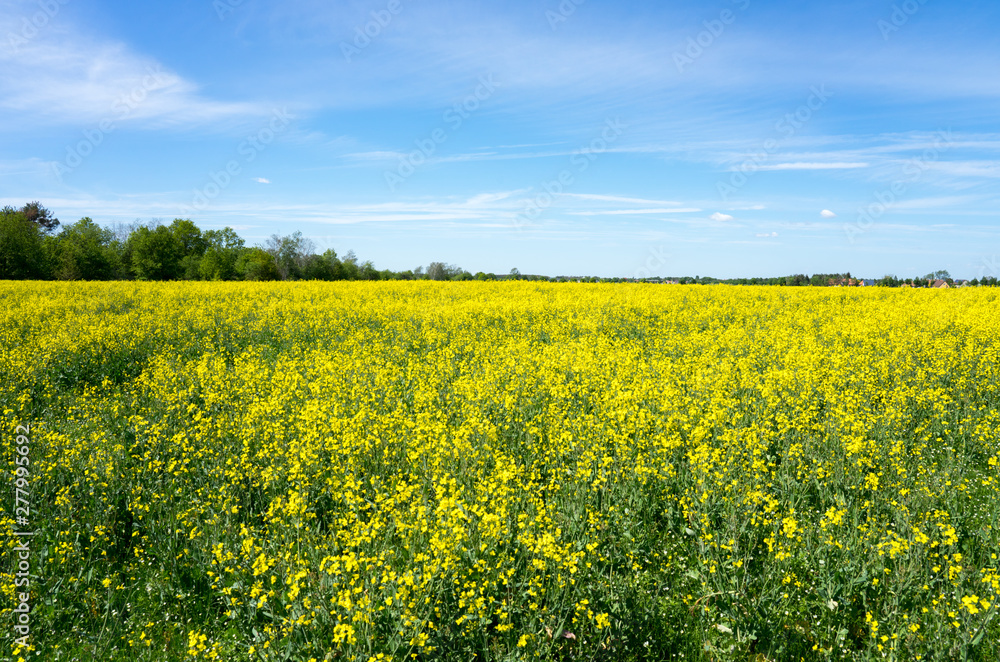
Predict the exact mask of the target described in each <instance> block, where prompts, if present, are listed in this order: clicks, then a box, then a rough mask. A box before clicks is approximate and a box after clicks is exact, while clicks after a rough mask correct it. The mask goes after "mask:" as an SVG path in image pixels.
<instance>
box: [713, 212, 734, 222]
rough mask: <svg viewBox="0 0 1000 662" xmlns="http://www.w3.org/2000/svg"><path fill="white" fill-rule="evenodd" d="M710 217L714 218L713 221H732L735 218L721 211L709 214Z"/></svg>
mask: <svg viewBox="0 0 1000 662" xmlns="http://www.w3.org/2000/svg"><path fill="white" fill-rule="evenodd" d="M709 218H710V219H712V220H713V221H731V220H733V217H732V216H730V215H729V214H722V213H719V212H715V213H714V214H712V215H711V216H709Z"/></svg>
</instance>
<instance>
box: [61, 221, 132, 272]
mask: <svg viewBox="0 0 1000 662" xmlns="http://www.w3.org/2000/svg"><path fill="white" fill-rule="evenodd" d="M53 242H54V244H55V250H54V252H53V258H52V262H53V265H52V266H53V276H55V277H56V278H58V279H60V280H111V279H113V278H115V277H116V276H117V275H118V273H119V271H118V261H119V255H118V251H116V250H115V248H116V247H115V237H114V233H113V232H112V231H111V230H108V229H106V228H102V227H101V226H99V225H98V224H97V223H94V221H93V220H92V219H91V218H90V217H84V218H81V219H80V220H79V221H77V222H76V223H73V224H72V225H67V226H64V227H63V229H62V232H60V233H59V234H58V235H57V236H56V237H55V238H54V240H53Z"/></svg>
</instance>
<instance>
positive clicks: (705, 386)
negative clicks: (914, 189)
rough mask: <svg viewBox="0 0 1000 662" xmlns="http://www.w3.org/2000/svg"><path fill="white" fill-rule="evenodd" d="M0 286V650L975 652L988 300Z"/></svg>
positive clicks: (373, 656)
mask: <svg viewBox="0 0 1000 662" xmlns="http://www.w3.org/2000/svg"><path fill="white" fill-rule="evenodd" d="M0 301H2V303H3V305H2V306H0V356H2V359H0V411H2V414H3V416H2V425H0V432H2V434H3V452H4V456H3V457H4V461H5V464H6V467H7V472H6V475H7V478H6V479H5V480H6V483H7V484H5V485H4V492H3V494H4V505H5V507H4V510H3V515H2V516H3V523H2V524H3V529H4V531H5V533H6V537H5V543H4V544H5V546H6V549H5V553H4V555H3V559H2V561H0V563H2V565H0V571H2V573H0V586H2V601H0V644H2V646H3V648H2V649H0V657H2V658H3V659H10V660H29V661H30V660H46V661H48V660H101V661H103V660H238V661H249V660H295V661H311V660H316V661H319V660H358V661H368V660H521V659H524V660H527V659H543V660H571V659H579V660H670V659H685V660H755V661H764V660H773V661H783V660H798V659H806V660H814V659H816V660H822V659H833V660H841V659H849V660H883V659H886V660H917V659H923V660H931V659H949V660H952V659H955V660H958V659H969V660H995V659H997V658H998V656H1000V645H998V643H997V642H998V641H1000V626H998V622H1000V619H997V618H996V617H995V614H996V611H997V600H998V592H1000V571H998V563H1000V562H998V560H997V555H998V554H1000V544H998V542H1000V541H998V526H1000V524H998V517H1000V483H998V478H997V464H998V458H1000V331H998V330H1000V305H998V304H1000V302H998V300H997V295H996V293H995V291H994V290H992V289H990V290H986V289H974V288H969V289H963V290H955V291H929V290H905V289H903V290H899V289H892V290H889V289H885V290H883V289H874V288H873V289H864V290H862V289H853V288H753V287H747V288H737V287H725V286H715V287H701V286H653V285H638V284H620V285H610V284H533V283H524V282H500V283H477V282H472V283H433V282H425V281H418V282H400V283H357V282H355V283H275V284H260V283H115V284H96V283H93V284H88V283H72V284H64V283H24V282H20V283H11V282H6V283H2V284H0ZM19 426H21V427H19ZM26 429H27V430H30V432H29V433H28V434H24V432H25V430H26ZM17 448H23V449H25V450H24V451H23V452H21V451H18V450H17ZM21 457H27V458H29V460H30V464H27V465H25V464H24V462H22V461H19V459H18V458H21ZM19 468H24V469H26V471H21V472H18V469H19ZM21 478H23V479H24V481H23V483H22V484H23V485H24V486H25V490H26V493H27V494H30V518H28V519H29V521H30V526H29V528H30V529H31V531H32V532H33V533H34V535H33V536H32V537H31V538H30V545H29V546H30V553H26V555H27V556H28V562H29V564H30V577H29V578H30V606H31V612H30V637H29V638H28V639H27V640H25V639H21V638H20V635H19V634H18V632H17V631H15V624H16V623H17V622H18V616H19V615H18V614H17V613H15V611H14V610H15V607H16V605H18V604H20V602H19V595H18V594H19V593H21V592H23V591H24V588H19V587H21V586H22V585H21V584H17V581H18V574H17V573H18V568H19V567H21V566H19V558H21V557H20V556H19V554H18V553H16V551H15V548H16V547H17V546H18V545H19V544H21V543H20V541H21V540H22V539H21V538H19V537H18V536H17V535H16V534H17V532H18V531H23V530H24V526H23V522H22V524H19V522H18V521H17V519H16V518H15V514H14V513H15V492H14V489H15V488H14V485H15V481H16V480H18V479H21ZM25 643H26V644H27V645H24V644H25Z"/></svg>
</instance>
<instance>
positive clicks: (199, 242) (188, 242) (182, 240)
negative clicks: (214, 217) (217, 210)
mask: <svg viewBox="0 0 1000 662" xmlns="http://www.w3.org/2000/svg"><path fill="white" fill-rule="evenodd" d="M169 229H170V232H171V234H173V235H174V238H175V239H176V240H177V243H178V244H179V245H180V247H181V262H180V272H179V276H180V277H181V278H184V279H186V280H196V279H198V278H199V277H201V269H200V265H199V263H200V262H201V259H202V256H204V255H205V250H206V249H207V248H208V242H206V241H205V237H204V236H203V235H202V233H201V230H200V229H199V228H198V226H197V225H195V224H194V223H192V222H191V221H190V220H186V219H181V218H177V219H174V222H173V223H171V224H170V226H169Z"/></svg>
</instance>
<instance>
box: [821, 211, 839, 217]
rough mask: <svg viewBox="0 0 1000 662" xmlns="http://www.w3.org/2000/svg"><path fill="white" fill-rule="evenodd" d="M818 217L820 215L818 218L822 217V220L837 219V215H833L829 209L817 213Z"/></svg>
mask: <svg viewBox="0 0 1000 662" xmlns="http://www.w3.org/2000/svg"><path fill="white" fill-rule="evenodd" d="M819 215H820V216H822V217H823V218H837V215H836V214H834V213H833V212H832V211H830V210H829V209H824V210H823V211H821V212H820V213H819Z"/></svg>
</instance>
